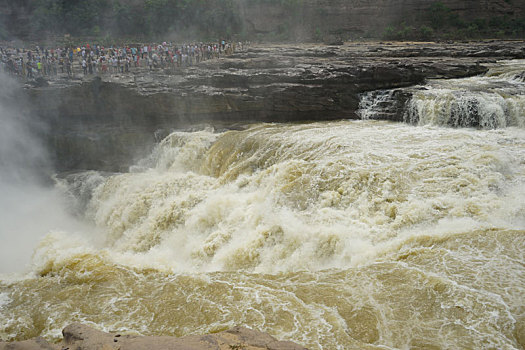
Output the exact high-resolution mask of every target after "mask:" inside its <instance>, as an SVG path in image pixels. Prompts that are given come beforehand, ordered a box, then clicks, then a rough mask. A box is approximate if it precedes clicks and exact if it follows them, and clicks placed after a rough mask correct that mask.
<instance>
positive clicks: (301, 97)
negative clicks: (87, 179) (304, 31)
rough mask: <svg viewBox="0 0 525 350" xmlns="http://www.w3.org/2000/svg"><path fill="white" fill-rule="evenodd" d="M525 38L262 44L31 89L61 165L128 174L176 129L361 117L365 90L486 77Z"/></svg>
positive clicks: (32, 104) (519, 51) (31, 105)
mask: <svg viewBox="0 0 525 350" xmlns="http://www.w3.org/2000/svg"><path fill="white" fill-rule="evenodd" d="M523 57H525V42H523V41H514V42H484V43H461V44H458V43H456V44H410V43H408V44H392V43H386V44H382V43H375V44H370V43H357V44H347V45H343V46H313V45H297V46H257V47H252V48H250V49H249V50H248V51H246V52H241V53H237V54H235V55H232V56H228V57H223V58H221V59H220V60H211V61H206V62H203V63H201V64H200V65H198V66H194V67H188V68H184V69H181V70H176V71H167V70H166V71H161V70H159V71H154V72H148V71H147V70H141V69H139V70H135V71H133V72H131V73H129V74H120V75H103V76H101V77H93V76H88V77H87V78H84V77H80V76H77V77H75V78H73V79H65V78H61V79H57V80H51V81H49V86H45V87H28V88H26V89H25V92H26V95H27V98H28V101H29V102H28V104H27V106H26V112H27V113H28V114H30V115H33V116H36V118H38V120H39V121H43V122H44V124H46V125H47V126H48V128H47V129H46V130H47V131H46V132H45V137H46V139H47V140H48V144H49V146H50V149H51V150H52V153H53V154H54V157H55V160H56V164H57V169H58V170H60V171H67V170H79V169H99V170H108V171H118V170H123V169H125V168H126V167H127V166H129V165H130V164H132V163H133V162H134V161H135V160H136V158H137V157H142V156H145V155H146V154H148V153H149V151H150V149H151V147H152V145H153V144H154V143H155V142H156V141H158V140H159V139H160V138H162V137H163V136H165V135H166V134H167V133H168V132H169V131H170V130H173V129H184V128H191V127H194V126H195V125H198V124H203V123H206V124H211V125H213V126H215V127H217V128H222V127H227V128H231V127H236V125H239V124H247V123H250V122H261V121H262V122H275V121H277V122H291V121H293V122H297V121H307V120H331V119H343V118H352V119H355V118H358V116H357V115H356V110H357V108H358V105H359V98H360V94H361V93H363V92H367V91H372V90H377V89H391V88H398V87H406V86H411V85H414V84H419V83H422V82H423V81H424V80H425V79H427V78H457V77H465V76H471V75H476V74H481V73H484V72H485V71H486V70H487V66H486V64H489V63H492V62H495V61H497V60H498V59H505V58H509V59H510V58H523Z"/></svg>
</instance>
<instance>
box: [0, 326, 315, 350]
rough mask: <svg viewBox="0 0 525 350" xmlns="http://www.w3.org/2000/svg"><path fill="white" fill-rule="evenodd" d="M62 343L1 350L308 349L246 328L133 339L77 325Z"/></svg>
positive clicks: (18, 345)
mask: <svg viewBox="0 0 525 350" xmlns="http://www.w3.org/2000/svg"><path fill="white" fill-rule="evenodd" d="M62 334H63V336H64V339H63V340H62V342H61V343H59V344H51V343H48V342H47V341H46V340H45V339H43V338H42V337H38V338H35V339H31V340H26V341H21V342H11V343H4V342H0V350H44V349H45V350H66V349H68V350H119V349H121V350H124V349H126V350H232V349H238V350H241V349H242V350H306V348H304V347H302V346H300V345H298V344H295V343H293V342H289V341H278V340H276V339H275V338H273V337H272V336H270V335H269V334H266V333H263V332H259V331H255V330H251V329H248V328H243V327H235V328H233V329H231V330H227V331H223V332H219V333H214V334H207V335H193V336H187V337H182V338H176V337H169V336H158V337H154V336H134V335H121V334H115V333H106V332H102V331H99V330H96V329H94V328H91V327H88V326H86V325H82V324H78V323H74V324H71V325H69V326H67V327H66V328H64V330H63V331H62Z"/></svg>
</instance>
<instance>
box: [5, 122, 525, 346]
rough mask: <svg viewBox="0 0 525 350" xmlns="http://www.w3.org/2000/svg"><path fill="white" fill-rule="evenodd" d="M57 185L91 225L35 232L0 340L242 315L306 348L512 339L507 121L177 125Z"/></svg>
mask: <svg viewBox="0 0 525 350" xmlns="http://www.w3.org/2000/svg"><path fill="white" fill-rule="evenodd" d="M75 176H76V177H75ZM57 190H60V191H62V193H64V196H69V197H68V198H70V200H71V205H70V206H71V209H72V211H75V212H76V215H77V216H80V217H81V218H82V220H83V221H84V223H86V222H87V223H89V225H91V226H88V227H90V228H89V229H86V228H85V226H82V228H81V229H78V230H72V231H57V230H54V231H51V232H49V233H47V234H46V235H45V236H44V237H43V238H41V239H40V240H39V243H38V247H37V248H36V250H35V252H34V255H33V259H32V265H31V271H30V272H29V273H27V274H24V275H5V276H4V277H3V278H2V279H1V281H0V337H1V338H2V339H9V340H12V339H27V338H30V337H33V336H37V335H42V336H44V337H46V338H48V339H58V338H59V337H60V335H61V334H60V332H61V329H62V328H63V327H64V326H65V325H67V324H68V323H71V322H73V321H79V322H83V323H87V324H91V325H93V326H95V327H97V328H99V329H103V330H110V331H118V332H129V333H133V334H145V335H176V336H183V335H188V334H200V333H206V332H216V331H221V330H224V329H228V328H231V327H233V326H236V325H242V326H248V327H252V328H255V329H258V330H262V331H266V332H269V333H270V334H272V335H274V336H276V337H278V338H280V339H288V340H293V341H295V342H297V343H300V344H302V345H304V346H306V347H308V348H311V349H366V348H368V349H523V348H524V346H525V297H524V295H525V129H523V128H517V127H509V128H504V129H497V130H475V129H452V128H443V127H434V126H409V125H404V124H393V123H387V122H373V121H341V122H330V123H309V124H264V125H262V124H261V125H253V126H250V127H248V128H247V129H246V130H241V131H228V132H215V131H214V130H211V129H210V130H202V131H194V132H176V133H173V134H171V135H170V136H168V137H167V138H166V139H165V140H163V141H162V142H161V143H160V144H159V146H158V147H157V149H156V150H155V151H154V152H153V153H152V154H151V156H150V157H149V158H147V159H144V160H142V161H140V162H138V163H137V164H136V166H134V167H132V168H131V169H130V171H129V172H127V173H123V174H115V175H111V176H108V175H105V174H99V173H97V172H89V173H83V174H77V175H74V176H70V177H69V178H68V179H67V181H66V180H58V183H57ZM79 193H81V194H84V195H82V196H80V195H79ZM86 193H88V194H89V195H87V196H86V195H85V194H86Z"/></svg>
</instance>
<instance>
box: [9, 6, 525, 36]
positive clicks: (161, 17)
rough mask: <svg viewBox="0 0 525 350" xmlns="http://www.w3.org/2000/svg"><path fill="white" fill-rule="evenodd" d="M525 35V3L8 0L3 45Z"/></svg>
mask: <svg viewBox="0 0 525 350" xmlns="http://www.w3.org/2000/svg"><path fill="white" fill-rule="evenodd" d="M64 35H66V37H64ZM524 35H525V1H522V0H481V1H479V0H475V1H474V0H461V1H459V0H441V1H435V0H367V1H362V0H330V1H327V0H206V1H203V0H145V1H139V0H90V1H81V0H67V1H66V0H17V1H12V0H0V40H12V39H20V40H25V41H27V40H30V41H38V42H42V41H43V40H46V39H53V40H57V39H60V40H64V41H65V42H66V43H67V42H68V41H69V40H74V38H83V39H91V40H96V41H98V42H104V41H107V42H108V43H111V44H114V43H115V40H118V39H127V40H128V42H129V40H155V39H160V40H175V41H177V42H183V41H190V40H220V39H223V38H226V39H231V40H262V41H324V42H333V41H340V40H354V39H370V38H374V39H387V40H391V39H395V40H431V39H445V40H447V39H481V38H523V36H524Z"/></svg>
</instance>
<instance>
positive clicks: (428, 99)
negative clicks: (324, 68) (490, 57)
mask: <svg viewBox="0 0 525 350" xmlns="http://www.w3.org/2000/svg"><path fill="white" fill-rule="evenodd" d="M524 76H525V61H524V60H516V61H510V62H506V63H501V64H499V65H497V66H495V67H493V68H492V69H490V70H489V71H488V72H487V74H486V75H484V76H479V77H471V78H466V79H451V80H432V81H430V82H428V84H427V85H425V86H420V87H415V88H407V89H398V90H387V91H383V92H380V93H378V92H375V91H373V92H369V93H365V94H363V97H362V99H361V106H360V110H359V114H360V116H361V118H362V119H389V120H400V119H403V120H404V121H405V122H407V123H410V124H418V125H442V126H453V127H478V128H482V129H495V128H504V127H507V126H516V127H521V128H522V127H525V117H524V116H525V81H524V78H523V77H524ZM401 91H403V92H404V93H401ZM405 95H410V96H411V97H410V98H409V99H408V100H407V101H405ZM392 111H397V113H401V114H402V118H396V117H395V113H393V112H392Z"/></svg>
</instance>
